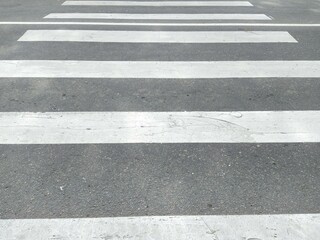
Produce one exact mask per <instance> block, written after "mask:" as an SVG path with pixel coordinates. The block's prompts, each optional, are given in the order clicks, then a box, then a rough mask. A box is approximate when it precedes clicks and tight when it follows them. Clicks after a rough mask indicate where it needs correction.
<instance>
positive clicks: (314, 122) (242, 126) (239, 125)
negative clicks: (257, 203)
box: [0, 111, 320, 144]
mask: <svg viewBox="0 0 320 240" xmlns="http://www.w3.org/2000/svg"><path fill="white" fill-rule="evenodd" d="M319 118H320V111H292V112H288V111H280V112H268V111H263V112H253V111H250V112H61V113H59V112H51V113H25V112H17V113H12V112H11V113H0V126H5V128H4V129H3V130H2V131H1V137H0V144H88V143H91V144H107V143H112V144H119V143H120V144H121V143H270V142H271V143H272V142H273V143H276V142H319V141H320V126H319ZM106 123H107V124H106Z"/></svg>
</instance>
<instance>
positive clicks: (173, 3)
mask: <svg viewBox="0 0 320 240" xmlns="http://www.w3.org/2000/svg"><path fill="white" fill-rule="evenodd" d="M62 5H65V6H141V7H143V6H150V7H174V6H181V7H203V6H207V7H210V6H213V7H252V6H253V5H252V4H251V3H250V2H247V1H66V2H64V3H63V4H62Z"/></svg>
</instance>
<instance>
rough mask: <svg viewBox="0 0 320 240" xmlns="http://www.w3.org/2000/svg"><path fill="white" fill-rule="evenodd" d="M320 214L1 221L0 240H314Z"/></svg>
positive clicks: (319, 232) (317, 233) (319, 236)
mask: <svg viewBox="0 0 320 240" xmlns="http://www.w3.org/2000/svg"><path fill="white" fill-rule="evenodd" d="M319 229H320V215H319V214H300V215H298V214H296V215H294V214H292V215H289V214H288V215H242V216H232V215H230V216H170V217H123V218H75V219H15V220H0V239H7V240H8V239H10V240H20V239H24V240H35V239H68V240H78V239H85V240H96V239H140V240H150V239H156V240H186V239H195V240H213V239H219V240H238V239H239V240H240V239H241V240H242V239H244V240H274V239H281V240H285V239H287V240H289V239H290V240H319V239H320V231H319Z"/></svg>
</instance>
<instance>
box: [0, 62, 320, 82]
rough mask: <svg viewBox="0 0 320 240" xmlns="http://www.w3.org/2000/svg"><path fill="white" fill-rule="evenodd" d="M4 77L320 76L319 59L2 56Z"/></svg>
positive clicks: (183, 77) (186, 77) (202, 77)
mask: <svg viewBox="0 0 320 240" xmlns="http://www.w3.org/2000/svg"><path fill="white" fill-rule="evenodd" d="M0 77H2V78H12V77H13V78H131V79H135V78H146V79H152V78H154V79H204V78H205V79H213V78H319V77H320V61H216V62H215V61H212V62H210V61H197V62H193V61H189V62H188V61H186V62H178V61H69V60H66V61H64V60H0Z"/></svg>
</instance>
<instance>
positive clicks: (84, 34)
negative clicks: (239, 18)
mask: <svg viewBox="0 0 320 240" xmlns="http://www.w3.org/2000/svg"><path fill="white" fill-rule="evenodd" d="M19 41H31V42H32V41H53V42H56V41H61V42H120V43H262V42H264V43H265V42H287V43H289V42H290V43H296V42H297V41H296V40H295V39H294V38H293V37H292V36H291V35H290V34H289V33H288V32H283V31H250V32H249V31H206V32H200V31H197V32H192V31H188V32H182V31H178V32H176V31H167V32H165V31H93V30H29V31H27V32H26V33H25V34H24V35H23V36H22V37H21V38H20V39H19Z"/></svg>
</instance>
